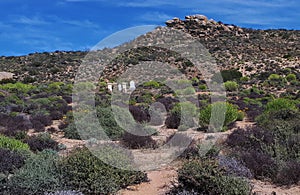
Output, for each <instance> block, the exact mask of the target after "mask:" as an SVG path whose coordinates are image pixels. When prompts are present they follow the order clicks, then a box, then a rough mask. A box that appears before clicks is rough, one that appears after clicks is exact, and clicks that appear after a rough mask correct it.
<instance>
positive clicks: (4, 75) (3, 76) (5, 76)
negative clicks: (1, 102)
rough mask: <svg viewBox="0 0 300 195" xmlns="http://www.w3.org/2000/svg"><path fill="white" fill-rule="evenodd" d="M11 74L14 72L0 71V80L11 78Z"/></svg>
mask: <svg viewBox="0 0 300 195" xmlns="http://www.w3.org/2000/svg"><path fill="white" fill-rule="evenodd" d="M13 76H14V74H13V73H10V72H0V81H1V80H3V79H12V78H13Z"/></svg>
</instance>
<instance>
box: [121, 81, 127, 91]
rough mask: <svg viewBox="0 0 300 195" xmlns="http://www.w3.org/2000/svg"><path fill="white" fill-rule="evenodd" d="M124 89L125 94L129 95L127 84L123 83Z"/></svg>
mask: <svg viewBox="0 0 300 195" xmlns="http://www.w3.org/2000/svg"><path fill="white" fill-rule="evenodd" d="M122 88H123V92H124V93H127V83H125V82H123V83H122Z"/></svg>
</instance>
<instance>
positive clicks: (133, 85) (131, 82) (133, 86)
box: [129, 81, 136, 91]
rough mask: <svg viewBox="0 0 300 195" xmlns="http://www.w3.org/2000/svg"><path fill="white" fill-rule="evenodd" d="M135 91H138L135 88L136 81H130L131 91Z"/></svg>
mask: <svg viewBox="0 0 300 195" xmlns="http://www.w3.org/2000/svg"><path fill="white" fill-rule="evenodd" d="M135 89H136V87H135V82H134V81H130V86H129V90H130V91H134V90H135Z"/></svg>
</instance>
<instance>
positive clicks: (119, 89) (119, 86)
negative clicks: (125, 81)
mask: <svg viewBox="0 0 300 195" xmlns="http://www.w3.org/2000/svg"><path fill="white" fill-rule="evenodd" d="M118 91H120V92H121V91H122V85H121V84H118Z"/></svg>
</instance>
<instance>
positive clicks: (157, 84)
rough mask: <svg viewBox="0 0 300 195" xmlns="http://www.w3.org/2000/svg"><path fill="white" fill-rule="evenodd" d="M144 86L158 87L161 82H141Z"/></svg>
mask: <svg viewBox="0 0 300 195" xmlns="http://www.w3.org/2000/svg"><path fill="white" fill-rule="evenodd" d="M143 86H144V87H153V88H159V87H160V86H161V84H160V83H159V82H157V81H148V82H145V83H144V84H143Z"/></svg>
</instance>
